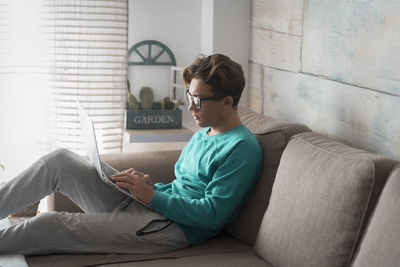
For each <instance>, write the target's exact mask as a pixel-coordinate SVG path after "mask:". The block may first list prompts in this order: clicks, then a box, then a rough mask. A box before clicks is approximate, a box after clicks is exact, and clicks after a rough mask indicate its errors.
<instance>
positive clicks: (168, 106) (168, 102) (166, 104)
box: [161, 96, 175, 110]
mask: <svg viewBox="0 0 400 267" xmlns="http://www.w3.org/2000/svg"><path fill="white" fill-rule="evenodd" d="M174 105H175V103H174V102H173V101H172V100H171V98H169V97H168V96H167V97H165V98H164V99H163V101H161V109H162V110H166V109H171V108H172V107H173V106H174Z"/></svg>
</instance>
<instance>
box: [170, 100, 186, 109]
mask: <svg viewBox="0 0 400 267" xmlns="http://www.w3.org/2000/svg"><path fill="white" fill-rule="evenodd" d="M183 104H185V102H184V101H183V99H182V98H179V99H178V101H176V103H175V105H174V107H173V108H172V109H173V110H176V109H178V107H179V106H180V105H183Z"/></svg>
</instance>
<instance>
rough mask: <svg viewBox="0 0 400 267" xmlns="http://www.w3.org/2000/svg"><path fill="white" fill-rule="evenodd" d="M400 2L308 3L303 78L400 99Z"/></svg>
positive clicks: (368, 0) (310, 1)
mask: <svg viewBox="0 0 400 267" xmlns="http://www.w3.org/2000/svg"><path fill="white" fill-rule="evenodd" d="M399 10H400V1H381V0H359V1H320V0H308V1H307V2H306V5H305V7H304V26H303V50H302V61H303V72H307V73H313V74H316V75H322V76H326V77H329V78H331V79H333V80H338V81H343V82H345V83H350V84H354V85H358V86H363V87H366V88H371V89H374V90H379V91H383V92H388V93H391V94H397V95H399V94H400V76H399V73H400V45H399V44H400V34H399V33H400V16H399Z"/></svg>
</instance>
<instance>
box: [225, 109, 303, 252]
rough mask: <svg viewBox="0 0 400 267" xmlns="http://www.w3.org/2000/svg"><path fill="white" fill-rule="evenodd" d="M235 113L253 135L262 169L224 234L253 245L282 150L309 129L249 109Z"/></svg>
mask: <svg viewBox="0 0 400 267" xmlns="http://www.w3.org/2000/svg"><path fill="white" fill-rule="evenodd" d="M238 113H239V116H240V119H241V121H242V122H243V124H244V125H246V127H247V128H249V129H250V131H251V132H252V133H253V134H255V136H256V137H257V139H258V142H259V143H260V145H261V149H262V151H263V169H262V172H261V174H260V177H259V179H258V181H257V183H256V184H255V186H254V190H253V192H252V193H251V194H250V197H249V199H248V200H247V201H246V203H245V204H244V206H243V207H242V209H241V210H240V213H239V215H238V217H237V218H236V219H235V220H234V221H232V222H231V223H229V224H228V225H227V227H226V228H225V231H226V232H227V233H229V234H230V235H232V236H234V237H236V238H238V239H239V240H241V241H243V242H246V243H247V244H249V245H253V244H254V241H255V239H256V236H257V232H258V228H259V227H260V223H261V220H262V217H263V216H264V213H265V210H266V208H267V206H268V202H269V197H270V194H271V190H272V185H273V183H274V179H275V174H276V170H277V169H278V165H279V161H280V159H281V156H282V153H283V150H284V149H285V147H286V145H287V143H288V141H289V138H290V137H291V136H293V135H295V134H298V133H302V132H306V131H310V129H309V128H307V127H306V126H304V125H301V124H294V123H288V122H285V121H281V120H276V119H274V118H271V117H268V116H266V115H262V114H258V113H256V112H254V111H251V110H250V109H245V108H239V110H238Z"/></svg>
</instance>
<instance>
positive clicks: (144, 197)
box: [111, 168, 154, 204]
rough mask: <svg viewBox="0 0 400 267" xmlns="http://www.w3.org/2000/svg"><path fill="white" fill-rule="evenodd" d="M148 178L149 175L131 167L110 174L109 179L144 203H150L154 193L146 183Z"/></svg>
mask: <svg viewBox="0 0 400 267" xmlns="http://www.w3.org/2000/svg"><path fill="white" fill-rule="evenodd" d="M149 179H150V176H149V175H148V174H144V173H142V172H138V171H136V170H135V169H133V168H131V169H129V170H126V171H122V172H120V173H118V174H116V175H113V176H111V180H113V181H114V182H115V183H116V185H118V186H119V187H121V188H125V189H128V190H129V192H131V194H133V195H135V196H136V197H137V198H138V199H140V200H141V201H143V202H144V203H146V204H150V202H151V199H152V198H153V195H154V189H153V187H152V186H151V185H149V184H147V183H146V181H148V180H149Z"/></svg>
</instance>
